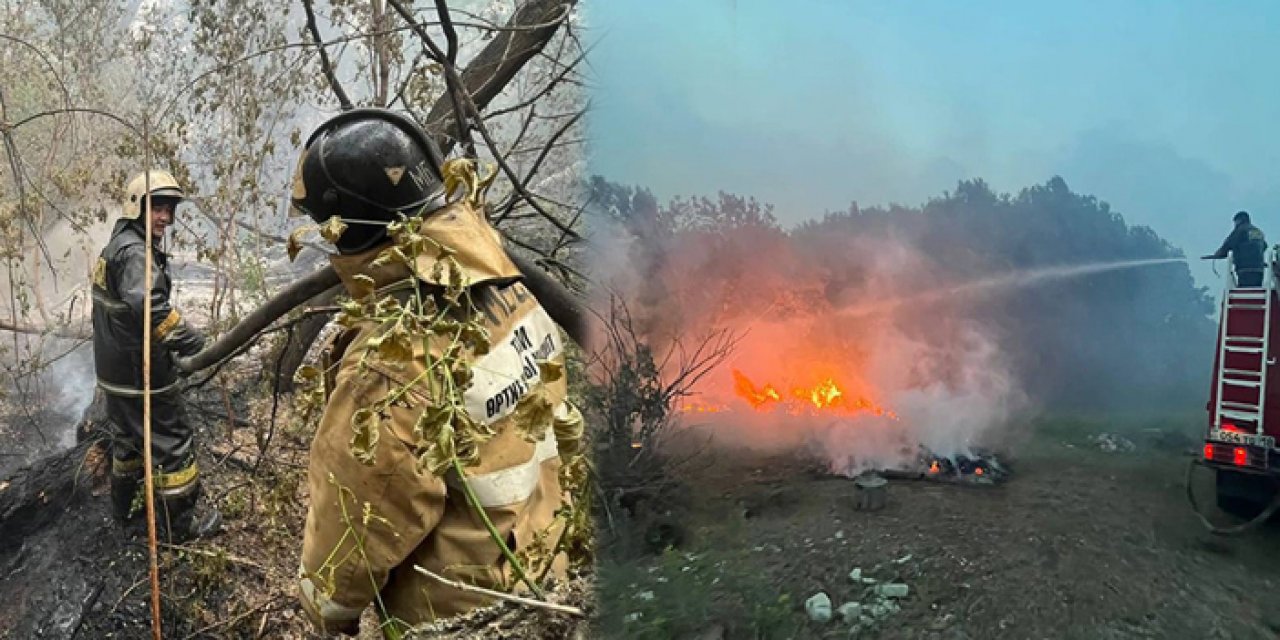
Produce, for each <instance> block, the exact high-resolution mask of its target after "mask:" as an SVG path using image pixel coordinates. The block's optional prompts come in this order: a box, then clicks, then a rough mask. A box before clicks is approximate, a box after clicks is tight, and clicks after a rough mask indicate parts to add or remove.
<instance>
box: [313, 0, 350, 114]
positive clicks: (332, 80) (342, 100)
mask: <svg viewBox="0 0 1280 640" xmlns="http://www.w3.org/2000/svg"><path fill="white" fill-rule="evenodd" d="M302 8H303V9H304V10H305V11H306V12H307V30H308V31H310V32H311V37H312V38H313V39H315V41H316V45H317V47H316V50H317V51H318V52H319V53H320V68H321V69H322V70H323V71H324V77H326V78H328V79H329V87H330V88H332V89H333V94H334V95H335V96H337V97H338V104H340V105H342V110H343V111H346V110H349V109H351V108H352V104H351V98H348V97H347V92H346V91H343V89H342V83H340V82H338V75H337V74H336V73H334V70H333V63H332V62H331V61H330V60H329V52H328V51H326V50H325V46H324V40H323V38H321V37H320V27H318V26H316V13H315V10H314V9H313V8H312V7H311V0H302Z"/></svg>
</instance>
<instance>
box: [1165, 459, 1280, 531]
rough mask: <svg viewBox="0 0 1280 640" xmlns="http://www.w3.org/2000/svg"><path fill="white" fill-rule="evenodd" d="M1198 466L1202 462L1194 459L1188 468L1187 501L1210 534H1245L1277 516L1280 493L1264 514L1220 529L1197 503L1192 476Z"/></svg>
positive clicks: (1264, 510) (1279, 492)
mask: <svg viewBox="0 0 1280 640" xmlns="http://www.w3.org/2000/svg"><path fill="white" fill-rule="evenodd" d="M1197 466H1200V461H1199V460H1197V459H1195V458H1192V459H1191V464H1189V465H1188V466H1187V478H1186V483H1185V484H1186V485H1187V501H1188V502H1190V503H1191V510H1192V511H1193V512H1194V513H1195V514H1196V517H1197V518H1199V519H1200V524H1202V525H1204V528H1205V529H1206V530H1207V531H1208V532H1209V533H1212V534H1215V535H1220V536H1229V535H1237V534H1241V533H1244V532H1246V531H1249V530H1250V529H1253V528H1255V527H1257V526H1258V525H1260V524H1262V523H1264V522H1266V521H1267V520H1269V519H1271V516H1272V515H1274V514H1275V512H1276V510H1277V509H1280V491H1276V495H1275V497H1273V498H1272V499H1271V504H1269V505H1267V508H1265V509H1263V510H1262V513H1259V514H1258V515H1257V516H1255V517H1254V518H1253V519H1252V520H1249V521H1248V522H1245V523H1243V524H1238V525H1235V526H1232V527H1219V526H1217V525H1215V524H1213V523H1212V522H1209V519H1208V518H1206V517H1204V513H1203V512H1202V511H1201V510H1200V504H1199V502H1197V501H1196V493H1195V491H1193V490H1192V487H1191V475H1192V474H1193V473H1194V472H1195V468H1196V467H1197Z"/></svg>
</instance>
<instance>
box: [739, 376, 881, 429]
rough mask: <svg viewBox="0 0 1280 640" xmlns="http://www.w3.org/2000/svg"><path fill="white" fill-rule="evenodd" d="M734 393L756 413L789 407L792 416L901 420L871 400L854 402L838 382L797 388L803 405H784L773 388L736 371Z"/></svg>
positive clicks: (796, 394)
mask: <svg viewBox="0 0 1280 640" xmlns="http://www.w3.org/2000/svg"><path fill="white" fill-rule="evenodd" d="M733 380H734V385H733V391H734V393H735V394H737V395H738V397H740V398H742V399H744V400H746V401H747V403H748V404H750V405H751V408H752V409H755V410H756V411H769V410H772V409H774V408H775V407H776V406H783V405H785V407H784V408H785V410H786V411H787V412H788V413H792V414H799V413H804V412H814V411H829V412H835V413H843V414H848V415H853V414H859V413H869V414H872V415H876V416H883V417H888V418H891V419H894V420H897V419H898V416H897V414H895V413H894V412H892V411H889V410H887V409H885V408H884V407H881V406H880V405H878V404H876V403H875V402H873V401H871V400H870V399H868V398H862V397H858V398H853V397H851V396H849V395H846V393H845V391H844V390H843V389H841V387H840V385H839V384H838V383H837V382H836V381H835V379H834V378H830V377H828V378H825V379H823V380H822V381H820V382H818V383H817V384H816V385H814V386H812V387H799V386H797V387H793V388H792V389H791V398H790V399H794V400H798V401H799V402H784V401H783V398H782V395H781V394H779V393H778V389H777V387H775V386H774V385H772V384H768V383H766V384H764V385H763V386H756V384H755V383H754V382H752V381H751V379H750V378H748V377H747V376H746V375H745V374H743V373H742V372H741V371H739V370H737V369H734V370H733Z"/></svg>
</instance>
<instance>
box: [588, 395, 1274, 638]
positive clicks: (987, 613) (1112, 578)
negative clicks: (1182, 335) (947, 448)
mask: <svg viewBox="0 0 1280 640" xmlns="http://www.w3.org/2000/svg"><path fill="white" fill-rule="evenodd" d="M1153 425H1154V426H1157V427H1158V428H1157V429H1155V430H1153V429H1150V427H1152V426H1153ZM1197 425H1198V420H1197V419H1196V418H1194V417H1191V418H1186V419H1179V420H1177V421H1175V422H1173V423H1168V422H1161V421H1151V422H1148V423H1145V424H1141V425H1139V426H1136V427H1134V428H1131V429H1128V430H1118V429H1117V427H1116V425H1115V424H1114V423H1112V422H1110V421H1101V420H1099V421H1086V420H1065V419H1060V420H1046V421H1042V422H1041V423H1039V424H1037V425H1036V427H1035V429H1034V433H1033V434H1032V437H1031V438H1030V440H1029V441H1028V442H1026V443H1024V444H1023V445H1022V446H1020V447H1019V448H1018V450H1017V451H1015V452H1014V456H1013V457H1012V458H1011V459H1010V462H1011V466H1012V469H1013V475H1012V477H1011V478H1010V479H1008V480H1007V481H1006V482H1004V483H1002V484H1000V485H997V486H988V487H983V486H959V485H948V484H940V483H933V482H925V481H899V480H894V481H891V482H890V485H889V498H888V504H887V506H886V507H885V508H884V509H883V510H882V511H878V512H860V511H857V510H856V509H855V505H854V500H853V497H852V490H853V487H852V481H850V480H848V479H844V478H834V477H829V476H826V475H825V474H822V473H818V472H816V469H815V468H814V467H813V466H812V465H809V464H806V463H805V462H804V461H803V460H801V459H799V458H798V457H796V456H787V455H783V456H776V455H775V456H771V457H764V456H760V455H753V454H750V453H744V452H739V453H735V454H726V453H723V452H722V453H721V454H720V455H717V456H714V460H713V458H712V457H709V456H702V457H701V458H700V463H699V464H698V465H696V466H694V467H690V468H688V469H686V471H685V474H686V475H685V477H684V478H682V479H683V480H684V481H685V486H686V491H687V494H686V496H685V499H684V502H685V506H684V509H683V510H680V511H676V512H673V513H672V514H671V515H669V516H667V517H668V518H670V519H672V520H674V521H677V522H679V523H681V526H682V527H683V528H684V530H685V540H684V541H683V543H682V544H680V545H679V547H678V548H676V549H674V550H671V551H669V552H667V553H666V554H665V555H663V556H661V557H654V556H652V555H649V556H645V555H643V554H638V553H633V554H623V553H619V554H615V555H614V556H612V558H611V559H610V560H609V561H608V562H606V563H605V564H604V565H603V566H602V567H601V570H600V576H601V581H602V583H603V587H602V589H603V591H602V592H601V593H600V594H599V596H598V597H599V599H600V602H601V603H602V604H601V606H602V609H603V613H602V617H601V621H600V623H599V632H600V635H601V637H631V638H666V637H672V638H680V637H689V638H707V639H711V638H755V637H776V638H791V637H795V638H845V637H861V638H886V639H889V638H891V639H907V638H920V639H924V638H928V639H939V640H941V639H946V640H950V639H960V638H1082V639H1083V638H1238V639H1244V638H1274V637H1276V636H1277V635H1278V634H1280V612H1277V611H1276V609H1275V606H1274V602H1275V596H1276V593H1277V591H1278V589H1277V588H1278V587H1280V526H1278V525H1275V524H1272V525H1268V526H1265V527H1263V528H1261V529H1259V530H1255V531H1254V532H1252V533H1248V534H1246V535H1243V536H1236V537H1220V536H1213V535H1210V534H1208V533H1206V532H1205V531H1204V529H1203V528H1202V526H1201V524H1200V523H1199V521H1198V520H1196V519H1195V516H1194V515H1192V513H1191V512H1190V509H1189V506H1188V503H1187V499H1186V494H1185V489H1184V482H1183V480H1184V477H1185V474H1186V469H1187V465H1188V462H1189V454H1193V453H1194V450H1195V446H1196V445H1195V437H1196V435H1195V434H1196V431H1197ZM1140 427H1148V429H1142V428H1140ZM1104 431H1106V432H1110V433H1119V434H1121V435H1123V436H1125V437H1126V438H1127V439H1129V440H1131V441H1132V442H1134V444H1135V445H1136V449H1135V450H1134V451H1131V452H1126V451H1114V452H1108V451H1104V450H1102V449H1101V448H1099V447H1098V445H1097V444H1096V443H1094V442H1091V441H1090V436H1091V435H1095V434H1098V433H1100V432H1104ZM1196 486H1197V489H1198V495H1200V496H1203V497H1202V498H1200V500H1201V503H1202V504H1207V505H1212V504H1213V499H1212V478H1211V475H1210V474H1209V473H1208V472H1206V471H1200V472H1198V474H1197V478H1196ZM1207 508H1212V507H1207ZM1211 518H1212V519H1214V520H1215V521H1217V522H1220V523H1228V522H1234V521H1233V520H1232V519H1231V518H1230V516H1226V515H1225V514H1222V513H1216V512H1215V513H1213V514H1212V515H1211ZM855 568H861V569H862V572H863V575H864V576H870V577H873V578H876V579H879V580H881V581H895V582H901V583H905V584H907V585H908V586H909V588H910V593H909V595H908V596H907V597H906V598H904V599H902V600H900V601H898V603H899V605H900V608H901V610H900V611H899V612H896V613H891V614H889V615H887V616H886V617H884V618H882V619H881V620H879V621H877V622H875V623H874V624H870V625H868V624H859V625H858V627H859V628H858V630H857V631H854V630H853V629H852V627H851V625H849V624H846V623H844V622H842V620H841V616H840V615H839V614H838V613H837V614H835V616H834V619H833V620H832V621H830V622H827V623H824V624H818V623H814V622H812V621H810V620H809V618H808V616H807V615H806V614H805V613H804V606H803V604H804V601H805V600H806V599H808V598H809V597H810V596H812V595H814V594H815V593H817V592H819V591H824V592H825V593H827V594H828V596H829V597H830V600H831V601H832V607H833V608H836V607H839V606H840V605H841V604H843V603H846V602H850V601H857V602H860V603H863V604H864V605H865V604H870V603H871V602H872V601H873V599H872V598H869V597H868V596H867V594H866V593H865V590H866V587H865V586H864V585H862V584H858V585H855V584H853V583H852V582H851V580H850V577H849V574H850V572H851V571H852V570H853V569H855Z"/></svg>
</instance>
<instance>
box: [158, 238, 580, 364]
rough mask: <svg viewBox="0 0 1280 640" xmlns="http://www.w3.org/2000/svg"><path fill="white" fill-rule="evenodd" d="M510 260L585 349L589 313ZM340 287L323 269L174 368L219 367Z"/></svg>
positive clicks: (520, 261)
mask: <svg viewBox="0 0 1280 640" xmlns="http://www.w3.org/2000/svg"><path fill="white" fill-rule="evenodd" d="M511 260H512V262H514V263H515V265H516V268H518V269H520V272H521V273H522V274H523V275H524V283H525V286H527V287H528V288H529V291H531V292H532V293H533V296H534V297H535V298H537V299H538V301H539V303H541V304H542V306H543V308H544V309H546V311H547V315H549V316H551V319H552V320H554V321H555V323H556V324H558V325H560V326H561V327H563V328H564V330H565V333H567V334H569V337H570V338H572V339H573V341H574V342H576V343H578V344H579V345H580V346H584V347H585V346H586V343H587V342H586V341H587V337H588V330H587V325H586V313H584V312H583V309H582V307H581V305H579V304H578V301H577V300H576V299H574V297H573V294H572V293H570V292H569V290H568V289H566V288H565V287H564V285H562V284H560V283H559V282H558V281H557V280H555V279H554V278H552V277H551V276H549V275H547V273H546V272H545V271H543V270H542V269H541V268H539V267H538V266H537V265H535V264H533V263H531V262H529V261H528V260H526V259H524V258H522V257H520V256H517V255H512V256H511ZM339 283H340V280H339V278H338V274H337V272H336V271H334V270H333V267H325V268H323V269H320V270H319V271H316V272H315V273H313V274H311V275H309V276H307V277H305V278H302V279H301V280H298V281H297V282H294V283H293V284H291V285H289V286H288V287H285V289H284V290H282V291H281V292H280V293H277V294H276V295H275V296H273V297H272V298H271V299H270V300H268V301H267V302H266V303H264V304H263V305H262V306H260V307H258V308H257V309H255V310H254V311H253V313H250V314H249V315H248V316H246V317H245V318H244V319H243V320H241V321H240V322H238V323H236V325H235V326H234V327H231V330H230V331H227V332H226V333H225V334H223V335H222V337H220V338H218V340H217V341H216V342H214V343H213V344H212V345H210V346H208V347H205V349H204V350H203V351H201V352H200V353H197V354H195V355H194V356H191V357H189V358H178V359H177V360H176V361H175V364H176V365H177V367H178V368H179V369H181V370H182V371H184V372H186V373H194V372H196V371H201V370H203V369H207V368H209V367H211V366H213V365H216V364H218V363H220V362H222V361H223V360H225V359H227V358H229V357H231V356H232V355H234V354H235V352H236V350H237V349H238V348H239V347H240V346H241V345H243V344H245V343H246V342H248V341H249V340H250V339H251V338H253V336H255V335H257V334H258V333H260V332H262V331H263V330H264V329H266V328H267V327H268V326H270V325H271V323H272V322H275V321H276V320H277V319H279V318H280V317H281V316H283V315H284V314H286V313H288V312H289V311H291V310H293V309H294V308H296V307H298V306H299V305H301V304H302V303H304V302H306V301H307V300H310V299H311V298H314V297H315V296H317V295H320V294H321V293H324V292H325V291H327V290H329V289H330V288H332V287H335V286H337V285H338V284H339Z"/></svg>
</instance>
